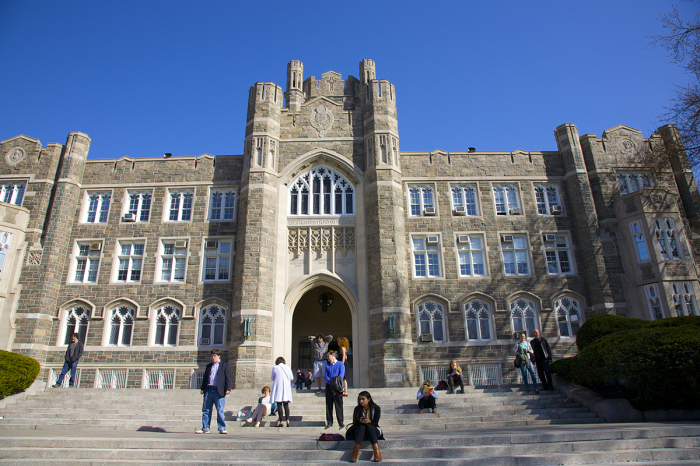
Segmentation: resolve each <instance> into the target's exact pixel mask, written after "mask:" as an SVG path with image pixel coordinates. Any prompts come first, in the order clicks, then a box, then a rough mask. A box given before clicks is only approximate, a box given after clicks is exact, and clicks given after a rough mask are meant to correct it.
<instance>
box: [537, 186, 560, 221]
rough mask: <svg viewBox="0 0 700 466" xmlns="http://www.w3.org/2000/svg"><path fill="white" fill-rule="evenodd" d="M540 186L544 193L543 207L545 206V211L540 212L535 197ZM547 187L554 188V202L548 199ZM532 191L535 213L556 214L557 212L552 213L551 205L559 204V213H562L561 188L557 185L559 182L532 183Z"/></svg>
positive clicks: (538, 203)
mask: <svg viewBox="0 0 700 466" xmlns="http://www.w3.org/2000/svg"><path fill="white" fill-rule="evenodd" d="M538 188H541V189H542V190H543V195H544V208H545V211H546V212H545V213H542V212H540V204H541V203H540V202H539V201H538V199H537V194H538V193H537V189H538ZM548 188H554V193H555V196H556V204H554V203H551V202H550V199H549V195H548V192H547V189H548ZM533 193H534V194H535V208H536V209H537V215H558V214H553V213H552V206H555V205H556V206H559V207H560V208H561V213H560V215H564V202H563V201H562V198H561V189H560V187H559V183H534V185H533Z"/></svg>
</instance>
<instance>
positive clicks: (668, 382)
mask: <svg viewBox="0 0 700 466" xmlns="http://www.w3.org/2000/svg"><path fill="white" fill-rule="evenodd" d="M600 317H615V318H614V319H600V318H598V317H594V318H592V319H590V320H591V321H593V320H596V322H594V325H593V326H592V327H594V328H601V326H602V323H604V322H611V323H612V328H608V329H601V333H603V334H604V336H601V337H599V338H596V339H594V341H592V342H591V343H589V344H587V345H586V344H584V345H583V346H584V348H583V350H582V351H580V352H579V354H578V355H576V356H575V357H573V358H568V359H563V360H560V361H556V362H554V363H553V364H552V372H553V373H555V374H557V376H559V377H562V378H564V379H567V380H571V381H572V382H574V383H577V384H580V385H583V386H585V387H588V388H590V389H592V390H595V391H596V392H598V393H599V394H600V395H602V396H605V397H607V398H626V399H628V400H629V401H630V403H631V404H632V406H634V407H635V408H636V409H639V410H648V409H700V397H699V396H698V394H700V317H697V316H694V317H676V318H671V319H663V320H658V321H653V322H648V321H642V322H643V323H644V325H643V326H642V327H639V328H635V327H637V325H638V324H639V322H638V320H639V319H629V320H630V321H631V322H625V321H624V320H622V319H627V318H625V317H617V316H600ZM626 327H632V328H631V329H626V330H622V331H617V330H616V331H613V329H619V328H623V329H624V328H626ZM581 329H583V326H582V327H581ZM589 338H590V337H589Z"/></svg>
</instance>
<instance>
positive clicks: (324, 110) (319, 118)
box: [309, 105, 333, 138]
mask: <svg viewBox="0 0 700 466" xmlns="http://www.w3.org/2000/svg"><path fill="white" fill-rule="evenodd" d="M309 123H311V126H312V127H313V128H314V129H315V130H316V131H318V137H320V138H322V137H323V134H324V133H325V132H326V131H328V130H329V129H330V128H331V126H333V113H332V112H331V111H330V110H329V109H328V107H326V106H325V105H319V106H318V107H316V108H315V109H314V110H313V111H312V112H311V115H309Z"/></svg>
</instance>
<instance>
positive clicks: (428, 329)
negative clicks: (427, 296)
mask: <svg viewBox="0 0 700 466" xmlns="http://www.w3.org/2000/svg"><path fill="white" fill-rule="evenodd" d="M444 315H445V311H444V309H443V307H442V305H441V304H439V303H436V302H435V301H426V302H424V303H423V304H421V305H420V306H418V321H419V322H420V335H432V337H433V341H445V328H444V325H443V324H444V322H443V318H444Z"/></svg>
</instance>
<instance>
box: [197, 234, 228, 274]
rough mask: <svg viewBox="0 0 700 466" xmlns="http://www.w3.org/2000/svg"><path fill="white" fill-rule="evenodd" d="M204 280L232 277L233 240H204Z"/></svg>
mask: <svg viewBox="0 0 700 466" xmlns="http://www.w3.org/2000/svg"><path fill="white" fill-rule="evenodd" d="M204 246H205V247H204V267H202V269H203V272H204V274H203V276H202V280H203V281H228V280H229V278H230V277H231V254H232V240H230V239H225V240H205V241H204Z"/></svg>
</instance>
